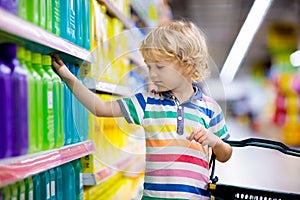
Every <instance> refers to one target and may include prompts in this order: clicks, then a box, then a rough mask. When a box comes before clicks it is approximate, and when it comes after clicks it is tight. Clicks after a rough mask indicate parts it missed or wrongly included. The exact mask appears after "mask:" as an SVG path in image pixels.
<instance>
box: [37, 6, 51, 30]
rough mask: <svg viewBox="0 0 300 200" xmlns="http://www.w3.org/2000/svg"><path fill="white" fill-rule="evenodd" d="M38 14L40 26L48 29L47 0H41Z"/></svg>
mask: <svg viewBox="0 0 300 200" xmlns="http://www.w3.org/2000/svg"><path fill="white" fill-rule="evenodd" d="M48 9H50V8H48ZM38 14H39V27H41V28H42V29H46V0H39V12H38Z"/></svg>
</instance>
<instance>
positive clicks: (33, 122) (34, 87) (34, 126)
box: [25, 50, 43, 153]
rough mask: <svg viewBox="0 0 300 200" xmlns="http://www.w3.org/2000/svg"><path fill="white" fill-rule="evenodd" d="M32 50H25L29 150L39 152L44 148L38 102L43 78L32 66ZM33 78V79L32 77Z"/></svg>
mask: <svg viewBox="0 0 300 200" xmlns="http://www.w3.org/2000/svg"><path fill="white" fill-rule="evenodd" d="M31 54H32V53H31V52H30V51H29V50H25V64H26V67H27V70H28V75H27V77H28V95H29V110H28V111H29V152H30V153H33V152H37V151H41V150H42V141H43V136H42V135H41V134H40V133H41V132H39V131H41V128H42V124H41V123H40V121H38V119H41V118H39V112H40V109H42V107H41V105H40V103H41V102H38V100H39V98H40V97H41V94H40V95H39V93H38V92H41V91H39V88H41V87H42V86H41V85H42V80H41V77H40V76H39V74H38V73H37V72H36V71H35V70H34V69H33V67H32V62H31V60H32V58H31ZM31 78H32V79H31ZM40 90H41V89H40Z"/></svg>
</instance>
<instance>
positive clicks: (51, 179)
mask: <svg viewBox="0 0 300 200" xmlns="http://www.w3.org/2000/svg"><path fill="white" fill-rule="evenodd" d="M55 179H56V178H55V168H52V169H49V183H50V199H51V200H56V191H55V190H56V188H55V181H56V180H55Z"/></svg>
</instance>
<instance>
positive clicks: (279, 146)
mask: <svg viewBox="0 0 300 200" xmlns="http://www.w3.org/2000/svg"><path fill="white" fill-rule="evenodd" d="M225 142H226V143H228V144H230V145H231V146H233V147H245V146H256V147H263V148H267V149H275V150H278V151H280V152H282V153H284V154H287V155H292V156H297V157H300V150H298V149H295V148H290V147H288V146H286V145H285V144H283V143H281V142H278V141H273V140H267V139H261V138H248V139H244V140H240V141H233V140H226V141H225Z"/></svg>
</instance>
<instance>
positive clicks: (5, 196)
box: [1, 185, 12, 200]
mask: <svg viewBox="0 0 300 200" xmlns="http://www.w3.org/2000/svg"><path fill="white" fill-rule="evenodd" d="M1 192H2V200H11V199H12V198H11V189H10V186H9V185H7V186H5V187H3V188H1Z"/></svg>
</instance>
